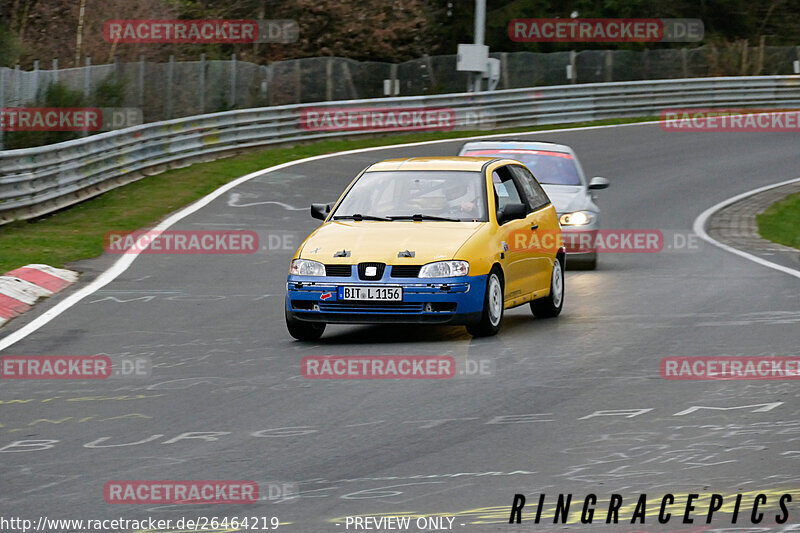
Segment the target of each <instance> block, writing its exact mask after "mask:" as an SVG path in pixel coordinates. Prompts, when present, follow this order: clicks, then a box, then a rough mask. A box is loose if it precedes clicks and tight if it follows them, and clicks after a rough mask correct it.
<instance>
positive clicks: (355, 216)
mask: <svg viewBox="0 0 800 533" xmlns="http://www.w3.org/2000/svg"><path fill="white" fill-rule="evenodd" d="M333 220H355V221H356V222H360V221H361V220H382V221H384V222H389V221H390V220H391V219H390V218H384V217H376V216H373V215H362V214H361V213H355V214H352V215H340V216H335V217H333Z"/></svg>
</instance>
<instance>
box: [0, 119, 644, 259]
mask: <svg viewBox="0 0 800 533" xmlns="http://www.w3.org/2000/svg"><path fill="white" fill-rule="evenodd" d="M647 120H655V119H654V118H653V117H646V118H631V119H613V120H603V121H597V122H581V123H574V124H557V125H548V126H540V127H534V128H530V127H529V128H516V129H508V130H497V131H450V132H438V133H415V134H404V135H385V136H380V137H369V138H365V137H360V138H353V139H344V140H331V141H317V142H312V143H308V144H301V145H296V146H290V147H287V146H279V147H274V148H266V149H263V150H258V151H253V152H248V153H246V154H241V155H237V156H233V157H228V158H225V159H220V160H217V161H212V162H209V163H197V164H194V165H191V166H189V167H185V168H179V169H173V170H169V171H167V172H164V173H162V174H158V175H156V176H150V177H147V178H143V179H141V180H139V181H137V182H134V183H131V184H129V185H125V186H124V187H120V188H118V189H114V190H112V191H109V192H107V193H105V194H102V195H100V196H97V197H95V198H92V199H90V200H87V201H85V202H82V203H80V204H77V205H74V206H72V207H69V208H67V209H64V210H61V211H59V212H57V213H53V214H50V215H47V216H44V217H41V218H38V219H33V220H28V221H17V222H12V223H10V224H6V225H3V226H0V273H2V272H8V271H9V270H13V269H14V268H17V267H20V266H23V265H27V264H30V263H44V264H47V265H51V266H55V267H64V266H65V265H66V264H67V263H69V262H72V261H79V260H81V259H89V258H92V257H97V256H99V255H101V254H102V253H103V236H104V235H105V234H106V233H107V232H109V231H133V230H136V229H140V228H146V227H151V226H153V225H155V224H156V223H157V222H158V221H159V220H162V219H163V218H165V217H166V216H167V215H169V214H170V213H172V212H174V211H176V210H178V209H180V208H181V207H183V206H185V205H188V204H190V203H192V202H194V201H195V200H198V199H200V198H202V197H203V196H205V195H207V194H209V193H211V192H212V191H214V190H215V189H217V188H218V187H220V186H222V185H224V184H225V183H227V182H229V181H231V180H233V179H235V178H237V177H239V176H243V175H245V174H248V173H250V172H254V171H256V170H260V169H263V168H267V167H270V166H273V165H278V164H281V163H286V162H289V161H295V160H297V159H302V158H304V157H310V156H315V155H322V154H329V153H333V152H341V151H344V150H353V149H356V148H368V147H372V146H391V145H395V144H403V143H410V142H420V141H430V140H436V139H452V138H458V137H471V136H480V135H493V134H497V133H519V132H530V131H539V130H553V129H565V128H574V127H581V126H599V125H611V124H629V123H635V122H643V121H647Z"/></svg>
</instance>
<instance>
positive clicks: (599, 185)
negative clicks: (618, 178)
mask: <svg viewBox="0 0 800 533" xmlns="http://www.w3.org/2000/svg"><path fill="white" fill-rule="evenodd" d="M610 184H611V182H609V181H608V180H607V179H605V178H602V177H600V176H595V177H594V178H592V181H590V182H589V188H590V189H592V190H596V189H607V188H608V186H609V185H610Z"/></svg>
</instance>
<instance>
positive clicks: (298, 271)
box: [289, 259, 325, 276]
mask: <svg viewBox="0 0 800 533" xmlns="http://www.w3.org/2000/svg"><path fill="white" fill-rule="evenodd" d="M289 274H294V275H295V276H324V275H325V265H323V264H322V263H320V262H318V261H309V260H308V259H295V260H294V261H292V266H291V267H290V268H289Z"/></svg>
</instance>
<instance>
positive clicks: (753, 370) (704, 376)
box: [660, 356, 800, 380]
mask: <svg viewBox="0 0 800 533" xmlns="http://www.w3.org/2000/svg"><path fill="white" fill-rule="evenodd" d="M660 371H661V377H662V378H663V379H671V380H711V379H718V380H719V379H721V380H733V379H739V380H772V379H800V358H798V357H736V356H714V357H664V358H663V359H661V365H660Z"/></svg>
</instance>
